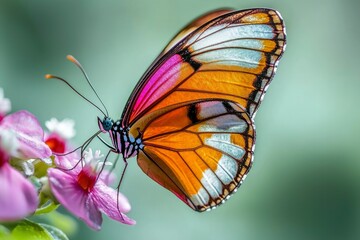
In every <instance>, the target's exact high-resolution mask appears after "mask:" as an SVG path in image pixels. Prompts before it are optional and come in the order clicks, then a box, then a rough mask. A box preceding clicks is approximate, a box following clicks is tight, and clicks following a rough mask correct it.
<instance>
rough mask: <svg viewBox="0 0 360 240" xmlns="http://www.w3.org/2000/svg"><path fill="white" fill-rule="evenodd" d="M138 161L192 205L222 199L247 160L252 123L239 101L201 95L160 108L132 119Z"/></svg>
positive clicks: (233, 187) (246, 168)
mask: <svg viewBox="0 0 360 240" xmlns="http://www.w3.org/2000/svg"><path fill="white" fill-rule="evenodd" d="M136 128H138V129H139V128H141V129H143V130H142V133H143V136H142V139H143V145H144V147H143V148H142V150H140V152H139V153H138V159H137V160H138V165H139V166H140V168H141V169H142V170H143V171H144V172H145V173H146V174H147V175H148V176H149V177H150V178H152V179H153V180H155V181H156V182H157V183H159V184H160V185H162V186H163V187H165V188H167V189H168V190H170V191H171V192H173V193H174V194H175V195H176V196H177V197H178V198H180V199H181V200H182V201H183V202H185V203H186V204H188V205H189V206H190V207H191V208H193V209H194V210H197V211H205V210H207V209H210V208H213V207H215V206H217V205H219V204H221V203H223V202H224V201H225V200H226V199H227V198H228V197H229V196H230V194H231V193H232V192H234V191H236V189H237V188H238V187H239V186H240V184H241V182H242V180H243V179H244V178H245V176H246V174H247V172H248V171H249V169H250V167H251V164H252V156H253V146H254V144H255V129H254V126H253V124H252V120H251V118H250V117H249V115H248V114H247V113H246V112H245V110H244V109H243V108H242V106H241V105H239V104H237V103H234V102H230V101H223V100H205V101H196V102H189V103H182V104H178V105H177V106H171V107H168V108H164V109H160V110H157V111H154V112H153V113H151V114H150V115H149V116H148V117H147V118H143V121H142V120H140V121H138V122H137V124H136Z"/></svg>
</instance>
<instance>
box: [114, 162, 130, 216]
mask: <svg viewBox="0 0 360 240" xmlns="http://www.w3.org/2000/svg"><path fill="white" fill-rule="evenodd" d="M123 160H124V163H125V167H124V170H123V172H122V173H121V177H120V180H119V183H118V185H117V187H116V190H117V195H116V199H117V201H116V207H117V210H118V212H119V214H120V216H121V218H122V220H124V217H123V215H122V213H121V211H120V208H119V193H120V186H121V182H122V180H123V178H124V176H125V172H126V168H127V166H128V162H127V161H126V158H124V157H123Z"/></svg>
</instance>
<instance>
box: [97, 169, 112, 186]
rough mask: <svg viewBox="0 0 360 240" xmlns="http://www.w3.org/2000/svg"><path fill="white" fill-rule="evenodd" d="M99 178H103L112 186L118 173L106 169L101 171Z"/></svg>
mask: <svg viewBox="0 0 360 240" xmlns="http://www.w3.org/2000/svg"><path fill="white" fill-rule="evenodd" d="M99 179H101V180H102V181H103V182H104V183H105V184H106V185H108V186H110V185H111V184H113V183H114V182H115V180H116V175H115V173H113V172H110V171H108V170H106V169H104V170H103V171H102V172H101V174H100V177H99Z"/></svg>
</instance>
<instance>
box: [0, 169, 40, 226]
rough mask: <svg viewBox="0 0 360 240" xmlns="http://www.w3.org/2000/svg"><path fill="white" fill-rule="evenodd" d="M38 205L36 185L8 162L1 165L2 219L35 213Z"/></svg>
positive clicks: (0, 210)
mask: <svg viewBox="0 0 360 240" xmlns="http://www.w3.org/2000/svg"><path fill="white" fill-rule="evenodd" d="M37 205H38V198H37V192H36V189H35V187H34V186H33V185H32V184H31V183H30V182H29V181H28V180H27V179H26V178H25V177H24V176H23V175H21V174H20V173H19V172H18V171H17V170H15V169H13V168H12V167H11V166H10V165H9V164H8V163H7V162H5V163H4V164H3V165H2V166H1V167H0V206H1V207H0V221H13V220H18V219H21V218H24V217H26V216H27V215H29V214H31V213H33V212H34V211H35V210H36V207H37Z"/></svg>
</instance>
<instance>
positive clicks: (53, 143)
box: [45, 136, 65, 153]
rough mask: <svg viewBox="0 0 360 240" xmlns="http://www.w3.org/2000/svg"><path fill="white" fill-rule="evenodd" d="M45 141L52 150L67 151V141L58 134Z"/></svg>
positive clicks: (56, 151)
mask: <svg viewBox="0 0 360 240" xmlns="http://www.w3.org/2000/svg"><path fill="white" fill-rule="evenodd" d="M45 143H46V144H47V145H48V146H49V147H50V149H51V151H53V152H55V153H64V152H65V141H64V140H62V139H60V138H58V137H56V136H52V137H49V138H48V139H47V140H46V141H45Z"/></svg>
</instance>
